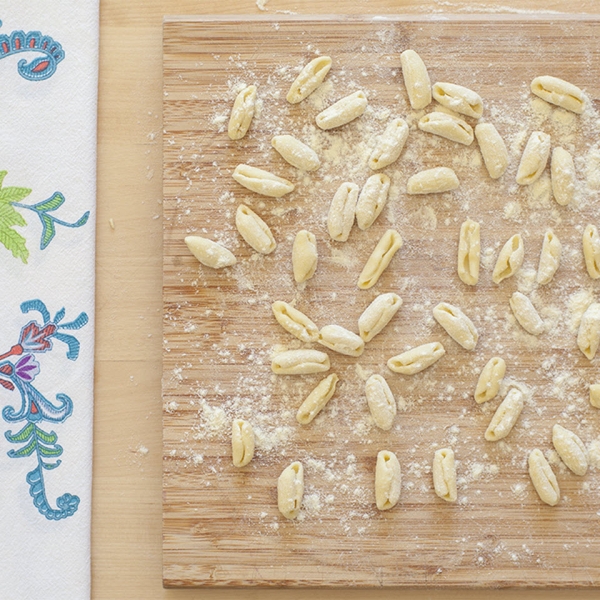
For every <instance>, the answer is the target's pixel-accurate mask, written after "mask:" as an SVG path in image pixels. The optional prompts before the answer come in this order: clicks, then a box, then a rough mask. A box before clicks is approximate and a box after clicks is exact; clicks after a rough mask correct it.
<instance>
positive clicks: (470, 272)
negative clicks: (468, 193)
mask: <svg viewBox="0 0 600 600" xmlns="http://www.w3.org/2000/svg"><path fill="white" fill-rule="evenodd" d="M480 256H481V242H480V234H479V223H477V222H476V221H471V219H467V220H466V221H465V222H464V223H463V224H462V225H461V227H460V237H459V238H458V276H459V277H460V280H461V281H462V282H463V283H466V284H467V285H477V282H478V281H479V260H480Z"/></svg>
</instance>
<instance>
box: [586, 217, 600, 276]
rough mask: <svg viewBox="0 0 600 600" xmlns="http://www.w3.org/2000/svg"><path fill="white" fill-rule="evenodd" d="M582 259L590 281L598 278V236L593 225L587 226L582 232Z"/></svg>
mask: <svg viewBox="0 0 600 600" xmlns="http://www.w3.org/2000/svg"><path fill="white" fill-rule="evenodd" d="M583 258H584V260H585V266H586V268H587V272H588V274H589V276H590V277H591V278H592V279H598V278H599V277H600V236H599V235H598V230H597V229H596V226H595V225H588V226H587V227H586V228H585V230H584V232H583Z"/></svg>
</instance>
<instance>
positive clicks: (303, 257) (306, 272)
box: [292, 229, 319, 283]
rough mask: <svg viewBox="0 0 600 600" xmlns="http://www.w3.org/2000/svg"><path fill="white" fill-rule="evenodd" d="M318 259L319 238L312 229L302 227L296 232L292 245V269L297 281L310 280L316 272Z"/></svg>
mask: <svg viewBox="0 0 600 600" xmlns="http://www.w3.org/2000/svg"><path fill="white" fill-rule="evenodd" d="M318 260H319V254H318V252H317V238H316V237H315V236H314V234H312V233H311V232H310V231H306V229H302V230H301V231H299V232H298V233H297V234H296V237H295V238H294V245H293V246H292V269H293V271H294V279H295V281H296V283H303V282H304V281H308V280H309V279H310V278H311V277H312V276H313V275H314V274H315V271H316V270H317V263H318Z"/></svg>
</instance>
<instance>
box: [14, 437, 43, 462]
mask: <svg viewBox="0 0 600 600" xmlns="http://www.w3.org/2000/svg"><path fill="white" fill-rule="evenodd" d="M35 445H36V440H35V438H32V440H31V442H29V444H27V446H23V448H21V449H20V450H17V451H15V450H9V451H8V456H9V457H10V458H23V457H25V456H31V455H32V454H33V451H34V450H35Z"/></svg>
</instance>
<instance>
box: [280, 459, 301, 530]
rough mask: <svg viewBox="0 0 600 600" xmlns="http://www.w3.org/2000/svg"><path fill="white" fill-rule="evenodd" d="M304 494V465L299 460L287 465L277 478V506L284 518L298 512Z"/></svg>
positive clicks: (294, 515) (292, 516)
mask: <svg viewBox="0 0 600 600" xmlns="http://www.w3.org/2000/svg"><path fill="white" fill-rule="evenodd" d="M303 496H304V467H303V466H302V463H301V462H299V461H295V462H293V463H292V464H291V465H288V466H287V467H286V468H285V469H284V470H283V471H282V472H281V475H280V476H279V479H278V480H277V507H278V508H279V512H280V513H281V514H282V515H283V516H284V517H285V518H286V519H295V518H296V517H297V516H298V515H299V514H300V507H301V506H302V498H303Z"/></svg>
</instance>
